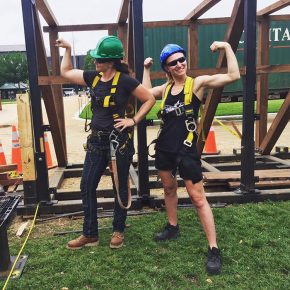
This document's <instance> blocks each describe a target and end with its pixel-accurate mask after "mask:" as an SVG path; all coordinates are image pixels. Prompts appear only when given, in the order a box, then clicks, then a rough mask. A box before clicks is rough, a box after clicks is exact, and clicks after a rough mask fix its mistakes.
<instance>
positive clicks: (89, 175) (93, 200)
mask: <svg viewBox="0 0 290 290" xmlns="http://www.w3.org/2000/svg"><path fill="white" fill-rule="evenodd" d="M108 142H109V141H108V140H106V141H104V140H99V139H98V138H90V139H88V151H87V153H86V157H85V162H84V167H83V173H82V178H81V184H80V188H81V195H82V202H83V208H84V223H83V234H84V236H86V237H98V219H97V218H98V217H97V197H96V189H97V186H98V184H99V181H100V179H101V177H102V175H103V173H104V171H105V169H106V167H107V166H108V163H109V161H110V150H109V149H108V148H107V145H108ZM99 148H101V150H99ZM133 155H134V146H133V142H132V140H131V139H130V140H129V141H128V144H127V147H126V150H125V151H124V152H123V151H122V154H121V153H120V152H119V151H117V152H116V159H117V167H118V178H119V193H120V198H121V200H122V202H123V204H124V205H126V204H127V202H128V176H129V167H130V164H131V162H132V157H133ZM126 217H127V210H124V209H122V208H121V207H120V206H119V203H118V200H117V197H116V195H115V207H114V218H113V231H118V232H121V233H122V232H124V229H125V221H126Z"/></svg>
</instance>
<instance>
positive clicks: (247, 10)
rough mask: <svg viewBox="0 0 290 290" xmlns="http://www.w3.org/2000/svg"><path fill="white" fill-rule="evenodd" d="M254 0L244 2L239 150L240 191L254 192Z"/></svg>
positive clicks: (255, 8) (255, 6)
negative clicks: (240, 136)
mask: <svg viewBox="0 0 290 290" xmlns="http://www.w3.org/2000/svg"><path fill="white" fill-rule="evenodd" d="M256 11H257V1H256V0H245V2H244V32H245V34H244V35H245V42H244V44H245V46H244V65H245V67H246V74H245V76H244V79H243V84H244V98H243V137H242V151H241V184H240V193H244V194H247V193H254V192H255V176H254V174H255V172H254V170H255V141H254V124H255V112H254V108H255V84H256Z"/></svg>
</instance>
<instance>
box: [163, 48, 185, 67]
mask: <svg viewBox="0 0 290 290" xmlns="http://www.w3.org/2000/svg"><path fill="white" fill-rule="evenodd" d="M177 52H182V53H183V54H184V56H186V52H185V50H184V49H183V48H182V47H181V46H179V45H178V44H172V43H171V44H167V45H165V46H164V48H163V49H162V51H161V53H160V64H161V67H162V69H163V70H165V69H164V66H165V64H166V60H167V58H168V57H169V56H170V55H172V54H174V53H177Z"/></svg>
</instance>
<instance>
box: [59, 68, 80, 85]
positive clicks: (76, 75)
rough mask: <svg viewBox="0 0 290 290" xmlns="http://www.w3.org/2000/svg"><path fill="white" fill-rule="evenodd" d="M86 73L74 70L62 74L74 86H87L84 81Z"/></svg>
mask: <svg viewBox="0 0 290 290" xmlns="http://www.w3.org/2000/svg"><path fill="white" fill-rule="evenodd" d="M83 75H84V71H83V70H80V69H72V70H69V71H67V72H65V73H63V74H62V76H63V77H65V78H66V79H67V80H69V81H71V82H72V83H74V84H78V85H82V86H86V83H85V80H84V76H83Z"/></svg>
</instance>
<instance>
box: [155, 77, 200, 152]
mask: <svg viewBox="0 0 290 290" xmlns="http://www.w3.org/2000/svg"><path fill="white" fill-rule="evenodd" d="M172 85H173V83H172V82H171V83H168V84H167V86H166V88H165V90H164V95H163V98H162V101H161V105H160V110H161V111H163V109H164V106H165V101H166V99H167V96H168V93H169V90H170V89H171V87H172ZM193 85H194V79H193V78H191V77H186V80H185V84H184V89H183V93H184V106H187V105H190V104H191V102H192V94H193V93H192V90H193ZM188 107H189V106H188ZM190 114H193V108H189V109H187V110H185V115H186V116H187V115H190ZM185 123H186V125H187V120H186V121H185ZM186 127H187V128H188V125H187V126H186ZM193 137H194V134H193V132H192V131H189V132H188V134H187V137H186V139H185V140H184V144H185V145H187V146H189V147H190V146H191V145H192V141H193Z"/></svg>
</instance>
